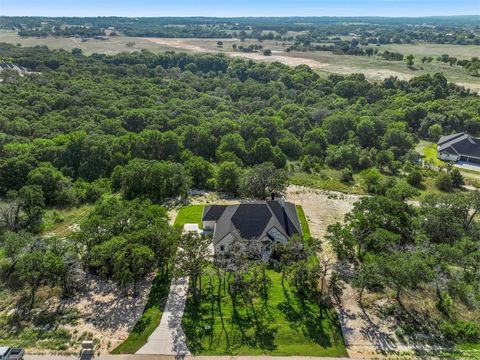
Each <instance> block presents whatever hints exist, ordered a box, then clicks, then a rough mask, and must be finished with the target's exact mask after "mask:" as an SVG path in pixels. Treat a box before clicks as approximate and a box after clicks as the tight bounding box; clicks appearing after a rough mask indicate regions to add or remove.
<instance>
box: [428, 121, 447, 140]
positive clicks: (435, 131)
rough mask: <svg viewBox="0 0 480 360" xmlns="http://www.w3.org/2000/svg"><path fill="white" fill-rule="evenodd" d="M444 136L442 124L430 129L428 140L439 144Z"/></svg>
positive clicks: (434, 125)
mask: <svg viewBox="0 0 480 360" xmlns="http://www.w3.org/2000/svg"><path fill="white" fill-rule="evenodd" d="M442 134H443V129H442V126H441V125H440V124H433V125H432V126H430V127H429V128H428V138H429V139H430V140H432V141H435V142H437V141H438V140H439V139H440V137H441V136H442Z"/></svg>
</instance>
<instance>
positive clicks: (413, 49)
mask: <svg viewBox="0 0 480 360" xmlns="http://www.w3.org/2000/svg"><path fill="white" fill-rule="evenodd" d="M377 48H378V50H379V51H385V50H388V51H393V52H399V53H401V54H404V55H408V54H412V55H413V56H415V57H422V56H432V57H436V56H440V55H443V54H448V55H450V56H455V57H456V58H457V59H470V58H471V57H474V56H477V57H480V46H475V45H450V44H427V43H416V44H388V45H380V46H378V47H377Z"/></svg>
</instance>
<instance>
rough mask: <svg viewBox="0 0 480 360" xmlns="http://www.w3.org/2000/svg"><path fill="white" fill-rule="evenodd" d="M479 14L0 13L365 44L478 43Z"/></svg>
mask: <svg viewBox="0 0 480 360" xmlns="http://www.w3.org/2000/svg"><path fill="white" fill-rule="evenodd" d="M478 24H479V17H478V16H452V17H424V18H382V17H344V18H342V17H290V18H288V17H287V18H202V17H191V18H161V17H160V18H122V17H90V18H72V17H70V18H66V17H62V18H48V17H45V18H42V17H0V28H5V29H11V28H14V29H18V30H19V34H20V35H21V36H48V35H56V36H74V35H77V36H85V37H88V36H95V35H103V34H105V30H107V29H113V30H114V31H113V32H112V33H113V34H117V33H118V32H120V33H122V34H124V35H126V36H147V37H171V38H190V37H195V38H241V39H245V38H252V39H259V40H279V41H281V40H289V41H294V40H296V39H297V37H304V36H305V35H307V36H308V37H309V38H310V39H311V41H314V42H324V41H328V40H331V39H332V38H333V39H335V38H336V37H338V36H351V35H353V34H354V35H355V36H358V37H359V38H360V39H361V40H362V42H363V43H367V44H390V43H412V42H417V41H426V42H431V43H439V44H446V43H448V44H459V45H468V44H476V45H478V44H480V36H479V26H478Z"/></svg>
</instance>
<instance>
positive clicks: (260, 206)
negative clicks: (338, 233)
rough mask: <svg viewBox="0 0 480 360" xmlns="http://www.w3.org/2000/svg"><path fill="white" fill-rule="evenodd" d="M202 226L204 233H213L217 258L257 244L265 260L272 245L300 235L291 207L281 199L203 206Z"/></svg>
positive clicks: (295, 216)
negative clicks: (246, 245)
mask: <svg viewBox="0 0 480 360" xmlns="http://www.w3.org/2000/svg"><path fill="white" fill-rule="evenodd" d="M202 223H203V229H204V231H211V232H213V246H214V251H215V255H217V256H218V255H223V256H228V255H229V254H230V253H231V251H234V250H235V247H236V246H241V245H242V244H245V242H248V241H252V242H253V241H257V244H260V246H261V247H262V249H261V252H262V256H263V257H264V258H265V259H267V258H268V257H269V256H270V253H271V246H272V245H273V244H274V243H277V242H286V241H288V239H289V238H290V237H291V236H293V235H295V234H299V235H302V229H301V227H300V221H299V219H298V215H297V210H296V208H295V204H292V203H289V202H285V201H283V200H272V201H257V202H252V203H245V204H237V205H211V206H206V207H205V209H204V211H203V216H202Z"/></svg>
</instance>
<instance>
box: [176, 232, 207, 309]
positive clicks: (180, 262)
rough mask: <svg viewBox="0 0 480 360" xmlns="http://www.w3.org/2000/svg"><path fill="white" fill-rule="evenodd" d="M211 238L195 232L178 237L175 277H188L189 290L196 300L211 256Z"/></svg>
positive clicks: (198, 299) (198, 297)
mask: <svg viewBox="0 0 480 360" xmlns="http://www.w3.org/2000/svg"><path fill="white" fill-rule="evenodd" d="M211 241H212V240H211V238H210V237H208V236H205V235H203V234H202V235H199V234H197V233H195V232H186V233H184V234H182V236H181V237H180V241H179V244H178V252H177V257H176V260H175V262H176V264H177V265H176V268H175V276H176V277H185V276H188V277H189V278H190V283H191V284H192V286H191V287H190V291H192V293H193V298H194V300H195V301H196V302H198V301H200V295H201V291H202V275H203V271H204V270H205V268H206V267H207V265H208V260H209V258H210V257H211V255H212V254H211V252H210V244H211Z"/></svg>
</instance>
